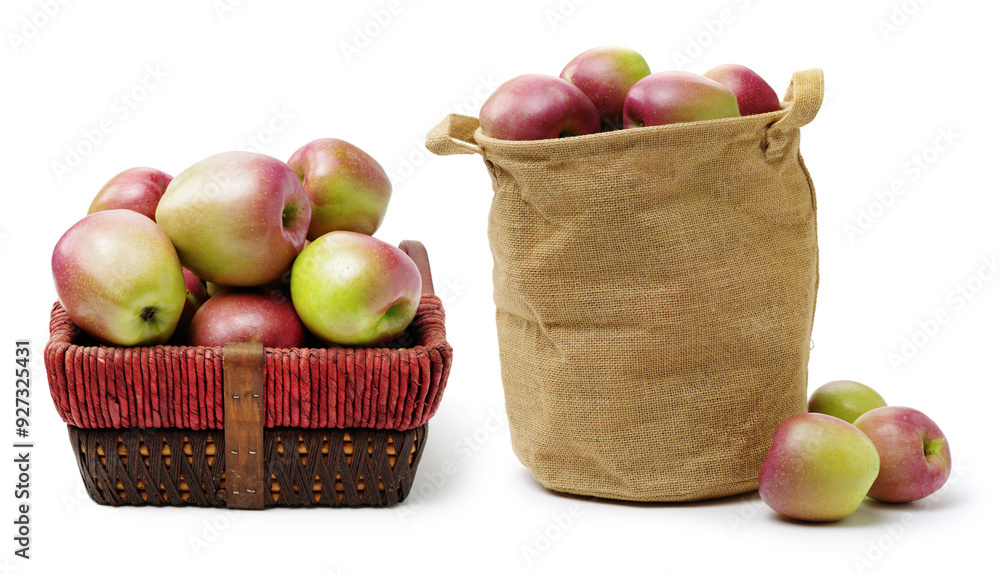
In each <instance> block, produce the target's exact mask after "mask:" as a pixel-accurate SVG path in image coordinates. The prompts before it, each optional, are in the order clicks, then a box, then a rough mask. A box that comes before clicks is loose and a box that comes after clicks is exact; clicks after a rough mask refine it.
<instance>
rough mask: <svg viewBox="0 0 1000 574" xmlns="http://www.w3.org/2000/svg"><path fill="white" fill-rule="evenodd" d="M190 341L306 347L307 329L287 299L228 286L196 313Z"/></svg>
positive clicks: (273, 293)
mask: <svg viewBox="0 0 1000 574" xmlns="http://www.w3.org/2000/svg"><path fill="white" fill-rule="evenodd" d="M188 338H189V339H190V342H191V344H192V345H200V346H205V347H221V346H223V345H225V344H226V343H248V342H260V343H262V344H263V345H264V346H265V347H276V348H281V349H292V348H298V347H302V346H303V345H304V344H305V340H306V329H305V327H304V326H303V325H302V321H300V320H299V317H298V315H297V314H296V313H295V307H294V306H293V305H292V302H291V300H289V299H288V298H287V297H285V296H284V295H282V294H281V293H278V292H277V291H272V290H270V289H264V288H262V287H227V288H225V289H223V290H222V291H220V292H219V293H216V294H215V295H214V296H213V297H212V298H210V299H209V300H208V301H206V302H205V304H204V305H202V306H201V308H200V309H198V312H197V313H195V314H194V319H193V320H192V321H191V327H190V329H189V330H188Z"/></svg>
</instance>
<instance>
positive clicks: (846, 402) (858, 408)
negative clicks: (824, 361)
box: [808, 380, 886, 423]
mask: <svg viewBox="0 0 1000 574" xmlns="http://www.w3.org/2000/svg"><path fill="white" fill-rule="evenodd" d="M884 406H886V402H885V399H883V398H882V395H880V394H878V392H876V391H875V389H873V388H871V387H869V386H868V385H864V384H862V383H859V382H857V381H848V380H840V381H830V382H829V383H825V384H823V385H821V386H820V387H819V388H818V389H816V390H815V391H813V394H812V395H811V396H810V397H809V406H808V408H809V412H811V413H823V414H826V415H830V416H834V417H837V418H838V419H843V420H845V421H847V422H849V423H853V422H854V421H855V420H857V418H858V417H859V416H861V415H862V414H864V413H866V412H868V411H870V410H872V409H877V408H879V407H884Z"/></svg>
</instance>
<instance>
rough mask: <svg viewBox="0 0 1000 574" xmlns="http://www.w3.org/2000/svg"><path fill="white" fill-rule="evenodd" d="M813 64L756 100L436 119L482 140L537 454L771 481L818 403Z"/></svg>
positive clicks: (669, 487)
mask: <svg viewBox="0 0 1000 574" xmlns="http://www.w3.org/2000/svg"><path fill="white" fill-rule="evenodd" d="M822 94H823V75H822V71H821V70H818V69H814V70H807V71H804V72H798V73H796V74H794V76H793V78H792V83H791V86H790V87H789V89H788V93H787V95H786V96H785V102H784V103H783V104H782V109H781V110H780V111H777V112H773V113H769V114H762V115H756V116H748V117H740V118H728V119H722V120H712V121H706V122H694V123H686V124H676V125H668V126H659V127H650V128H642V129H632V130H623V131H615V132H607V133H601V134H594V135H589V136H582V137H574V138H568V139H558V140H544V141H525V142H514V141H502V140H497V139H492V138H489V137H486V136H485V135H483V133H482V131H481V130H479V129H477V128H478V121H477V120H476V119H475V118H470V117H465V116H458V115H451V116H449V117H448V118H446V119H445V120H444V121H443V122H442V123H441V124H440V125H439V126H437V127H436V128H435V129H434V130H433V131H431V133H430V134H429V135H428V138H427V147H428V149H430V150H431V151H432V152H434V153H436V154H441V155H447V154H455V153H478V154H481V155H482V156H483V158H484V159H485V161H486V166H487V168H488V170H489V173H490V176H491V177H492V180H493V190H494V197H493V205H492V208H491V210H490V216H489V239H490V247H491V250H492V251H493V260H494V269H493V284H494V300H495V302H496V306H497V314H496V320H497V333H498V336H499V343H500V364H501V374H502V379H503V385H504V395H505V399H506V404H507V414H508V416H509V418H510V428H511V439H512V442H513V446H514V451H515V453H516V454H517V456H518V458H519V459H520V460H521V462H523V463H524V464H525V466H527V467H528V468H529V469H531V472H532V474H533V475H534V476H535V478H536V479H537V480H538V481H539V482H540V483H542V484H543V485H545V486H546V487H548V488H550V489H553V490H557V491H562V492H568V493H573V494H580V495H591V496H599V497H606V498H616V499H626V500H641V501H679V500H699V499H705V498H714V497H719V496H726V495H731V494H736V493H741V492H747V491H751V490H753V489H755V488H756V486H757V473H758V471H759V470H760V466H761V463H762V462H763V459H764V456H765V454H766V453H767V450H768V448H769V447H770V442H771V437H772V435H773V434H774V430H775V428H776V427H777V426H778V424H779V423H781V421H783V420H784V419H785V418H787V417H789V416H791V415H793V414H797V413H801V412H804V411H805V409H806V365H807V362H808V358H809V340H810V333H811V331H812V322H813V313H814V310H815V304H816V287H817V282H818V268H817V261H818V260H817V241H816V198H815V193H814V190H813V186H812V181H811V180H810V178H809V174H808V172H807V171H806V168H805V165H804V164H803V163H802V157H801V156H800V154H799V128H800V127H801V126H803V125H805V124H806V123H808V122H809V121H811V120H812V118H813V117H814V116H815V115H816V113H817V111H818V110H819V106H820V102H821V100H822Z"/></svg>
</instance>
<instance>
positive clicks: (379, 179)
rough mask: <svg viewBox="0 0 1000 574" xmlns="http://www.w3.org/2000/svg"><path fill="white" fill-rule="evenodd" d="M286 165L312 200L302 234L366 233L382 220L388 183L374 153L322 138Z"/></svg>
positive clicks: (294, 156)
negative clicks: (310, 214)
mask: <svg viewBox="0 0 1000 574" xmlns="http://www.w3.org/2000/svg"><path fill="white" fill-rule="evenodd" d="M288 165H289V166H290V167H291V168H292V170H293V171H294V172H295V174H296V175H297V176H298V177H299V179H300V180H302V187H304V188H305V190H306V193H307V194H308V195H309V200H310V201H311V202H312V218H311V220H310V223H309V233H308V234H307V236H306V237H307V238H308V239H309V240H310V241H311V240H313V239H316V238H317V237H320V236H321V235H325V234H327V233H329V232H331V231H356V232H358V233H365V234H367V235H371V234H373V233H375V231H376V230H378V228H379V226H380V225H382V219H383V218H384V217H385V212H386V209H387V208H388V207H389V198H390V197H391V196H392V183H391V182H390V181H389V176H388V175H387V174H386V173H385V170H384V169H382V166H381V165H380V164H379V163H378V162H377V161H375V158H373V157H372V156H370V155H368V154H367V153H365V151H364V150H362V149H361V148H359V147H357V146H355V145H352V144H350V143H348V142H345V141H343V140H339V139H334V138H322V139H318V140H314V141H311V142H309V143H307V144H306V145H304V146H302V147H300V148H299V149H298V150H296V151H295V153H293V154H292V157H291V158H290V159H289V160H288Z"/></svg>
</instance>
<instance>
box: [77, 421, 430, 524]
mask: <svg viewBox="0 0 1000 574" xmlns="http://www.w3.org/2000/svg"><path fill="white" fill-rule="evenodd" d="M69 437H70V442H71V444H72V446H73V449H74V452H75V456H76V460H77V464H78V465H79V467H80V475H81V476H82V477H83V483H84V485H85V486H86V488H87V493H88V494H89V495H90V497H91V498H92V499H94V501H95V502H97V503H98V504H104V505H108V506H214V507H225V506H226V498H227V497H228V496H229V494H230V493H229V492H228V490H227V486H226V471H225V456H221V453H225V448H226V445H225V438H224V433H223V432H222V431H221V430H218V431H212V430H203V431H191V430H182V429H135V428H132V429H81V428H77V427H74V426H72V425H69ZM426 440H427V425H424V426H421V427H417V428H415V429H412V430H408V431H395V430H376V429H346V430H345V429H297V428H273V429H265V430H264V453H263V454H264V471H265V476H269V477H270V478H269V479H266V480H265V485H269V489H270V492H269V493H268V494H269V496H268V495H267V494H265V496H264V497H263V499H264V506H265V507H269V506H321V507H331V506H332V507H336V506H389V505H392V504H396V503H398V502H401V501H402V500H403V499H405V498H406V496H407V494H409V492H410V488H411V486H412V485H413V479H414V477H415V475H416V470H417V465H418V463H419V462H420V456H421V455H422V454H423V450H424V444H425V443H426Z"/></svg>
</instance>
